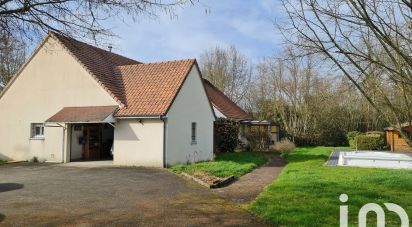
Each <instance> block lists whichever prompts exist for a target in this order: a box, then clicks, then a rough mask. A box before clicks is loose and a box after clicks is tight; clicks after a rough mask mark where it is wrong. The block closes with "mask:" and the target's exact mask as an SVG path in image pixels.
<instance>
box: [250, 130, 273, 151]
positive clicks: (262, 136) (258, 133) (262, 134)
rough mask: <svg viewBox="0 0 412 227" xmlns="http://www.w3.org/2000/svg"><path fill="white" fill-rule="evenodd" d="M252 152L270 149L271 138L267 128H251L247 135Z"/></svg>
mask: <svg viewBox="0 0 412 227" xmlns="http://www.w3.org/2000/svg"><path fill="white" fill-rule="evenodd" d="M245 134H246V135H245V136H246V139H247V141H248V143H249V150H251V151H266V150H268V149H269V142H270V138H269V135H268V131H267V128H262V127H260V126H251V127H250V128H249V130H248V131H247V132H246V133H245Z"/></svg>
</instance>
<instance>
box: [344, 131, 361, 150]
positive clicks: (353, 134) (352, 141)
mask: <svg viewBox="0 0 412 227" xmlns="http://www.w3.org/2000/svg"><path fill="white" fill-rule="evenodd" d="M359 135H362V133H361V132H358V131H352V132H348V134H347V137H348V141H349V147H350V148H351V149H356V142H355V137H356V136H359Z"/></svg>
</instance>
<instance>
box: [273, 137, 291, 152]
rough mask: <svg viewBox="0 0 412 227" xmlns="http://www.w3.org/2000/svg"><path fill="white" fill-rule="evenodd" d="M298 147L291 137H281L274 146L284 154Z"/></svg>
mask: <svg viewBox="0 0 412 227" xmlns="http://www.w3.org/2000/svg"><path fill="white" fill-rule="evenodd" d="M295 148H296V146H295V144H294V143H293V142H292V141H290V140H289V139H286V138H285V139H281V140H280V141H279V142H277V143H276V144H275V146H274V149H275V150H276V151H278V152H280V153H282V154H286V153H290V152H292V151H293V150H294V149H295Z"/></svg>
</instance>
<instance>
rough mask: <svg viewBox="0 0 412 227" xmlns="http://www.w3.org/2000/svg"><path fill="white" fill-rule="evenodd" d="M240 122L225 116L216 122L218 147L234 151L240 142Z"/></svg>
mask: <svg viewBox="0 0 412 227" xmlns="http://www.w3.org/2000/svg"><path fill="white" fill-rule="evenodd" d="M238 137H239V123H238V122H236V121H234V120H231V119H225V118H219V119H217V121H216V123H215V142H216V149H217V150H218V151H220V152H233V151H234V150H235V149H236V147H237V145H238V143H239V138H238Z"/></svg>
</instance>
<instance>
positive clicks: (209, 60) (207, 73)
mask: <svg viewBox="0 0 412 227" xmlns="http://www.w3.org/2000/svg"><path fill="white" fill-rule="evenodd" d="M200 68H201V71H202V75H203V77H205V78H206V79H208V80H209V81H210V82H211V83H212V84H214V85H215V86H216V87H217V88H219V89H220V90H221V91H223V92H224V93H225V94H226V95H227V96H228V97H229V98H230V99H231V100H232V101H234V102H235V103H238V104H240V105H242V104H243V101H244V97H245V94H246V91H247V89H248V86H249V84H250V80H251V76H252V65H251V63H250V62H249V60H248V59H247V57H246V56H245V55H243V54H241V53H240V52H239V51H238V50H237V49H236V47H234V46H231V47H229V48H228V49H224V48H220V47H216V48H215V49H212V50H209V51H206V52H204V53H203V54H202V55H201V57H200Z"/></svg>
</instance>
